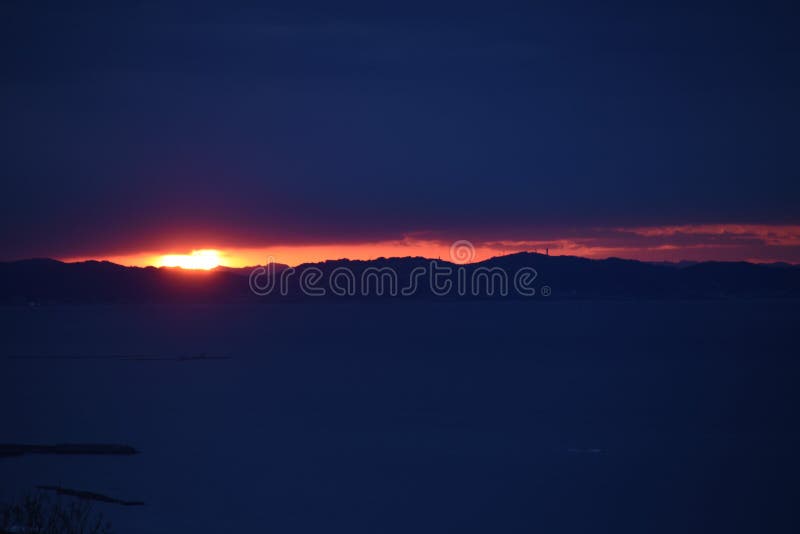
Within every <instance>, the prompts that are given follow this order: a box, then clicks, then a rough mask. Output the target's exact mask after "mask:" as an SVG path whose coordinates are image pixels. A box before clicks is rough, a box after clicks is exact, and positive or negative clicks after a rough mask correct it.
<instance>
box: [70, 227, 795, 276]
mask: <svg viewBox="0 0 800 534" xmlns="http://www.w3.org/2000/svg"><path fill="white" fill-rule="evenodd" d="M551 234H554V235H547V236H542V237H541V238H540V239H526V240H495V241H488V240H484V241H476V242H475V247H474V256H473V258H472V261H474V262H480V261H484V260H487V259H489V258H491V257H494V256H503V255H506V254H511V253H515V252H539V253H542V254H543V253H545V252H546V251H548V252H549V254H550V255H552V256H563V255H569V256H581V257H586V258H592V259H602V258H608V257H619V258H626V259H636V260H642V261H681V260H692V261H707V260H718V261H753V262H774V261H786V262H789V263H800V225H747V224H714V225H710V224H704V225H672V226H653V227H629V228H592V229H589V230H587V231H586V232H584V233H582V234H581V233H565V232H564V233H561V234H560V235H559V234H555V233H551ZM450 245H451V242H450V241H446V240H436V239H415V238H412V237H406V238H404V239H401V240H387V241H380V242H369V243H340V244H331V243H325V244H293V245H282V246H273V247H225V246H222V245H215V246H207V247H202V248H201V247H195V248H191V247H188V248H187V249H186V250H183V251H174V250H170V251H148V252H140V253H132V254H119V255H108V256H99V257H98V256H96V257H93V258H87V257H82V258H68V259H66V260H65V261H82V260H86V259H103V260H108V261H111V262H114V263H118V264H121V265H126V266H137V267H144V266H156V267H162V266H163V267H181V268H185V269H205V270H208V269H213V268H214V267H217V266H223V267H248V266H254V265H264V264H266V263H269V262H276V263H284V264H287V265H291V266H296V265H299V264H302V263H315V262H321V261H325V260H337V259H343V258H347V259H351V260H373V259H376V258H379V257H385V258H389V257H408V256H420V257H425V258H430V259H441V260H445V261H451V258H450Z"/></svg>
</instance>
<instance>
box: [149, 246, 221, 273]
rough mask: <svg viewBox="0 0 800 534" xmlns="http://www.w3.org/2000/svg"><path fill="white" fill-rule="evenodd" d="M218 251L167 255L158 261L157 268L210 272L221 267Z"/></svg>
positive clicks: (205, 250) (208, 250)
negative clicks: (178, 268)
mask: <svg viewBox="0 0 800 534" xmlns="http://www.w3.org/2000/svg"><path fill="white" fill-rule="evenodd" d="M220 261H221V258H220V252H219V251H218V250H212V249H204V250H193V251H192V253H191V254H165V255H164V256H161V258H159V260H158V262H157V263H158V265H157V267H180V268H181V269H203V270H206V271H207V270H209V269H213V268H214V267H217V266H219V264H220Z"/></svg>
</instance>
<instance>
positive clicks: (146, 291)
mask: <svg viewBox="0 0 800 534" xmlns="http://www.w3.org/2000/svg"><path fill="white" fill-rule="evenodd" d="M431 262H432V260H429V259H426V258H421V257H406V258H378V259H375V260H369V261H360V260H346V259H343V260H329V261H325V262H320V263H307V264H302V265H299V266H297V267H295V268H294V269H291V268H289V267H288V266H286V265H278V264H276V265H274V266H273V267H271V268H269V269H265V270H263V276H262V282H264V283H267V282H268V281H269V280H270V279H271V278H275V279H276V280H275V287H276V290H275V291H273V292H272V293H270V294H269V295H266V296H263V297H259V296H258V295H255V294H254V293H253V292H252V291H251V289H250V286H249V283H248V279H249V275H250V273H251V272H252V268H239V269H235V268H217V269H213V270H210V271H190V270H182V269H179V268H155V267H124V266H121V265H117V264H114V263H110V262H106V261H86V262H79V263H64V262H60V261H57V260H52V259H31V260H21V261H14V262H5V263H0V302H2V303H3V304H18V305H38V304H48V303H101V302H103V303H109V302H148V301H157V302H161V301H163V302H171V301H181V302H183V301H200V302H224V301H232V300H233V301H236V300H247V299H252V300H258V299H267V300H270V299H280V298H288V299H300V298H304V297H306V294H305V293H304V292H303V290H302V288H301V286H300V283H301V282H300V280H301V279H302V278H303V277H304V276H309V275H311V274H312V273H308V272H307V271H312V270H313V271H314V273H313V274H314V275H315V276H316V286H319V287H325V288H329V287H330V283H331V277H332V276H334V277H335V276H336V273H337V272H339V273H341V272H342V271H343V270H344V271H347V272H349V273H352V279H353V280H355V281H356V282H359V281H361V279H362V277H363V276H364V275H365V271H367V270H370V271H372V272H373V273H375V272H386V271H387V270H391V272H393V273H395V276H396V280H397V284H399V288H403V287H407V286H408V285H409V284H410V282H411V280H412V277H413V273H414V270H415V269H417V270H420V269H430V268H431ZM435 265H436V267H437V268H438V269H442V270H447V269H449V270H450V271H451V274H449V275H442V276H441V277H440V282H442V283H445V282H446V281H447V280H449V281H450V282H451V284H452V287H453V289H452V290H451V291H449V292H446V293H444V294H442V293H436V292H434V291H433V290H432V289H431V287H430V284H429V283H428V281H429V278H428V277H427V276H422V277H421V278H419V281H420V283H419V284H418V287H417V288H416V290H415V291H414V292H413V293H411V294H409V295H406V296H408V297H410V298H434V297H445V298H456V297H458V298H520V295H519V294H516V293H514V292H510V294H508V295H501V294H499V292H495V293H494V294H491V292H489V291H488V288H486V287H485V284H484V286H481V287H480V288H479V290H477V291H475V292H472V291H466V292H465V293H464V294H459V293H458V292H457V289H456V287H457V284H458V280H459V279H458V277H459V276H461V277H463V279H465V280H471V279H472V277H473V276H476V271H479V270H483V271H484V272H494V273H501V272H503V273H506V274H507V276H508V279H509V280H510V279H513V276H514V273H516V272H517V271H519V270H520V269H529V270H530V269H532V270H535V273H536V277H535V280H534V283H533V286H534V287H535V288H536V290H537V294H536V296H537V297H544V296H546V297H548V298H551V299H565V298H567V299H576V298H577V299H581V298H669V299H684V298H793V297H800V266H794V265H786V264H772V265H763V264H752V263H746V262H701V263H679V264H665V263H646V262H640V261H635V260H623V259H618V258H609V259H604V260H591V259H586V258H579V257H574V256H545V255H542V254H535V253H518V254H512V255H508V256H501V257H495V258H491V259H488V260H486V261H483V262H479V263H473V264H468V265H456V264H453V263H450V262H446V261H436V262H435ZM304 273H305V274H304ZM459 273H460V274H459ZM282 275H285V276H286V279H285V282H283V284H284V285H285V291H283V292H279V291H278V290H277V288H278V287H279V286H280V283H279V281H278V280H277V279H278V278H280V277H281V276H282ZM312 278H314V277H313V276H312ZM344 278H345V277H343V276H341V275H340V281H342V282H344V281H345V280H344ZM375 281H376V280H375V278H373V279H371V282H373V285H372V286H369V290H368V291H358V290H357V291H354V292H353V293H354V294H352V295H350V294H348V295H347V297H349V298H389V297H388V296H387V295H388V294H389V292H388V291H387V292H384V294H381V293H380V292H379V291H377V289H376V287H375V286H374V282H375ZM484 281H485V280H484ZM342 285H346V284H344V283H343V284H342ZM545 286H546V287H547V288H548V291H549V292H548V294H546V295H544V294H543V288H545ZM399 288H398V289H399ZM398 293H399V291H398ZM326 296H328V297H331V298H333V297H335V295H332V294H331V291H330V290H328V291H327V292H326Z"/></svg>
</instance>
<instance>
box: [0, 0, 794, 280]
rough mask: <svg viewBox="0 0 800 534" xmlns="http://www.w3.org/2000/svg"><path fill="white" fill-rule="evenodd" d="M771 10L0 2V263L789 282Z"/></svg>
mask: <svg viewBox="0 0 800 534" xmlns="http://www.w3.org/2000/svg"><path fill="white" fill-rule="evenodd" d="M798 23H800V7H798V6H797V5H796V3H792V2H770V1H766V2H755V1H753V2H736V1H728V2H704V1H696V2H686V3H680V2H659V3H650V2H635V3H631V2H596V1H593V2H572V1H566V2H547V3H535V2H530V1H527V2H504V1H493V2H471V1H463V0H462V1H458V2H455V1H447V2H436V1H426V2H415V1H407V2H397V3H394V2H391V3H390V2H375V1H370V2H366V1H365V2H351V1H342V2H330V1H322V0H316V1H311V2H280V3H278V2H266V1H261V2H213V3H212V2H205V1H194V2H169V1H160V2H148V1H138V2H107V1H104V2H80V1H75V2H45V1H42V2H31V1H8V0H2V1H0V117H2V120H0V172H1V173H2V175H1V176H2V180H1V181H0V202H2V210H0V218H2V224H0V260H13V259H20V258H27V257H54V258H59V259H67V260H75V259H88V258H95V259H112V260H115V261H120V262H122V263H125V264H137V265H141V264H154V263H157V262H158V258H160V257H162V256H163V255H164V254H187V253H190V252H191V251H192V250H201V249H215V250H220V251H223V256H224V257H225V258H227V260H228V262H227V263H228V264H230V265H237V266H241V265H246V264H255V263H263V261H259V258H266V257H267V256H272V257H275V258H276V259H277V260H278V261H283V262H285V263H299V262H302V261H317V260H321V259H327V258H339V257H353V258H361V259H368V258H371V257H378V256H387V255H388V256H391V255H425V256H434V255H435V256H445V255H446V254H447V251H448V247H449V244H450V243H451V242H453V241H455V240H468V241H470V242H472V243H474V244H475V247H476V251H477V255H476V259H485V258H486V257H489V256H491V255H497V254H504V253H509V252H516V251H520V250H539V251H542V250H543V249H545V248H549V249H550V252H551V253H553V254H574V255H582V256H587V257H608V256H619V257H629V258H637V259H644V260H654V261H662V260H664V261H678V260H681V259H690V260H704V259H716V260H751V261H789V262H800V210H798V206H800V159H799V158H798V157H797V147H798V141H800V135H799V134H798V127H797V125H798V124H800V120H799V119H800V103H798V98H797V96H796V95H797V94H800V32H798V31H797V27H798Z"/></svg>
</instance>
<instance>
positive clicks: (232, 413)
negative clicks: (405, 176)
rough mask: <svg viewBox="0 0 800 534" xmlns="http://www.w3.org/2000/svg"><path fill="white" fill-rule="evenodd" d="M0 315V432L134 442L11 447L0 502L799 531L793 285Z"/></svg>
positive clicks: (412, 526)
mask: <svg viewBox="0 0 800 534" xmlns="http://www.w3.org/2000/svg"><path fill="white" fill-rule="evenodd" d="M0 320H2V325H3V326H2V328H3V336H2V345H0V347H1V348H2V351H3V353H2V358H0V443H23V444H41V445H53V444H69V443H79V444H91V443H100V444H104V443H114V444H124V445H125V446H130V447H133V448H135V449H136V450H137V451H139V452H140V454H135V455H109V454H106V455H102V454H100V455H92V454H80V455H71V454H22V455H13V456H5V457H2V458H0V499H5V500H7V499H10V498H12V497H14V496H16V495H19V494H20V493H21V492H25V491H35V488H36V486H47V487H57V488H78V489H79V490H80V491H79V492H78V493H83V494H91V495H95V494H96V495H109V496H113V497H114V499H112V500H111V501H109V502H102V501H101V502H95V503H94V504H93V506H94V507H95V508H96V509H97V510H100V511H102V512H103V513H104V514H105V515H106V516H107V517H108V518H110V519H111V520H112V523H113V524H114V526H115V527H116V531H117V532H122V533H136V534H140V533H151V532H152V533H162V532H163V533H183V532H186V533H198V534H199V533H215V534H216V533H219V532H276V533H294V532H296V533H319V532H347V533H352V534H355V533H365V534H374V533H377V532H381V533H394V532H396V533H402V534H407V533H409V532H417V533H442V532H475V533H480V534H485V533H487V532H503V533H507V532H526V533H530V532H547V533H561V532H565V533H566V532H575V533H578V532H580V533H586V532H615V533H626V532H630V533H641V532H665V533H675V532H726V533H727V532H748V533H749V532H797V531H798V530H800V517H798V514H800V512H798V511H797V507H796V503H797V502H798V498H800V489H798V488H799V487H798V485H797V480H798V479H800V454H798V447H799V446H800V434H798V429H797V424H796V423H797V416H796V412H797V408H798V407H799V406H800V389H799V388H798V386H797V384H799V383H800V362H798V359H797V353H798V351H797V348H796V347H797V334H796V333H795V331H796V329H797V326H798V325H800V310H799V309H798V303H797V301H791V300H783V301H779V302H770V301H745V300H739V301H693V302H676V301H671V302H666V301H661V302H656V301H652V302H622V301H616V302H613V301H594V302H592V301H577V302H542V301H517V302H461V303H459V302H422V301H417V302H406V301H394V302H391V301H390V302H362V303H358V302H351V303H337V302H319V303H315V302H303V303H286V304H265V305H258V304H256V305H225V306H222V305H220V306H188V305H187V306H125V307H122V306H117V307H114V306H96V307H41V308H33V309H27V308H3V309H0ZM162 359H163V361H162ZM70 491H73V490H70ZM66 495H67V496H66V497H64V498H72V497H70V496H69V494H68V493H67V494H66ZM114 500H119V501H120V502H136V503H140V502H143V503H144V506H119V505H118V504H116V503H114V502H113V501H114Z"/></svg>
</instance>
